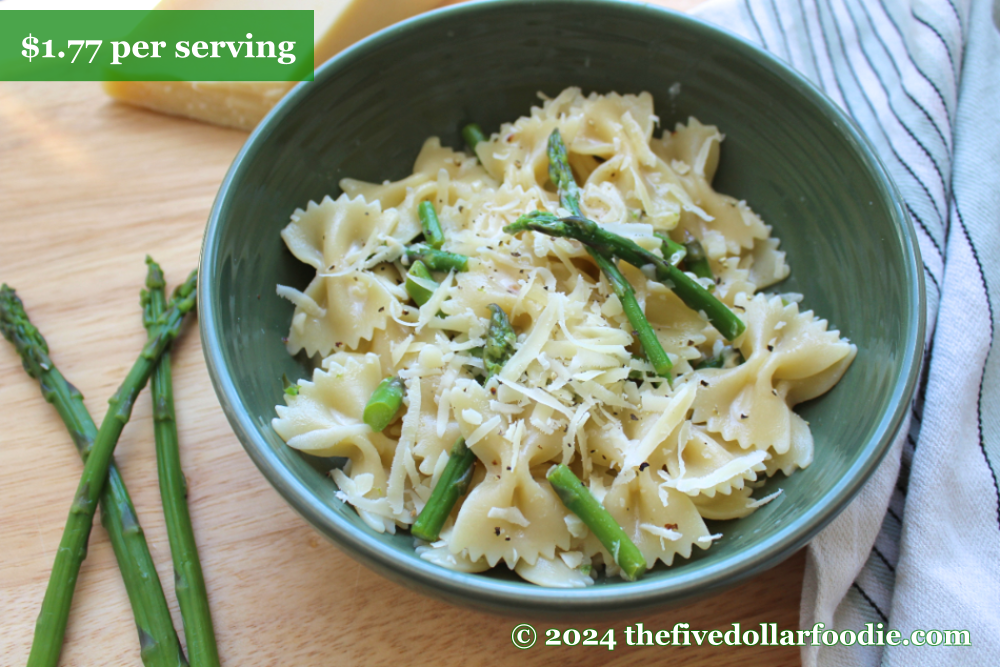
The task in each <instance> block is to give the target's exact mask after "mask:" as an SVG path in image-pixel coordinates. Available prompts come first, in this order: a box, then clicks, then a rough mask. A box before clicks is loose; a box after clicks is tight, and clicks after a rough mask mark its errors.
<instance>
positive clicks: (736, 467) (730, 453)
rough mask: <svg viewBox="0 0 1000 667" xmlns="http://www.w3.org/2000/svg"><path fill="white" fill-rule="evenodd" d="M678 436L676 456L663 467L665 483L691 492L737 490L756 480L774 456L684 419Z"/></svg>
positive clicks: (694, 493) (703, 493)
mask: <svg viewBox="0 0 1000 667" xmlns="http://www.w3.org/2000/svg"><path fill="white" fill-rule="evenodd" d="M676 437H677V446H676V448H675V449H674V450H673V451H674V456H672V457H670V458H668V459H667V462H666V466H667V470H666V471H660V477H662V478H663V479H664V480H665V481H664V482H663V486H665V487H668V488H672V489H677V490H678V491H680V492H681V493H686V494H687V495H689V496H697V495H703V496H706V497H708V498H712V497H714V496H715V494H716V493H721V494H723V495H729V494H730V493H732V492H733V491H734V490H737V491H738V490H740V489H742V488H744V486H745V485H746V483H747V482H754V481H756V480H757V476H758V473H761V472H765V471H766V470H767V466H766V465H765V461H767V460H768V459H770V458H771V457H770V455H769V454H768V453H767V452H766V451H764V450H760V449H751V450H744V449H742V448H741V447H740V446H739V445H738V444H736V443H732V442H726V441H724V440H723V441H720V440H717V439H716V438H713V437H712V436H711V435H710V434H708V433H707V432H705V430H704V429H703V428H701V427H699V426H693V425H692V424H691V422H684V424H682V425H681V426H680V428H679V429H678V433H677V435H676Z"/></svg>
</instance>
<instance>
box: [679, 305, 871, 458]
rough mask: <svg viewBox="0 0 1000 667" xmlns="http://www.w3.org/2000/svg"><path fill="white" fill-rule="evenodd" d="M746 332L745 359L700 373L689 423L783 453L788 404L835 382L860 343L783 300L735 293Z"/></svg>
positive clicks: (742, 348)
mask: <svg viewBox="0 0 1000 667" xmlns="http://www.w3.org/2000/svg"><path fill="white" fill-rule="evenodd" d="M736 309H737V310H742V311H743V312H744V319H745V322H746V324H747V330H746V333H744V334H743V336H742V337H741V338H740V340H739V341H737V346H738V348H739V350H740V352H742V354H743V357H744V358H745V359H746V362H745V363H743V364H740V365H739V366H736V367H734V368H727V369H705V370H701V371H698V372H697V374H696V376H697V380H698V383H699V385H700V386H699V389H698V396H697V398H696V399H695V401H694V406H693V407H694V415H693V421H694V422H695V423H704V424H706V425H707V428H708V430H709V431H711V432H713V433H721V434H722V436H723V437H724V438H725V439H726V440H734V441H736V442H738V443H739V444H740V446H741V447H743V448H744V449H746V448H749V447H752V446H753V447H757V448H759V449H768V448H770V449H773V450H774V452H775V453H776V454H785V453H786V452H788V449H789V447H790V445H791V414H792V412H791V405H794V404H795V403H796V402H798V401H799V400H808V398H814V397H815V395H817V394H816V391H817V390H818V389H826V388H829V387H830V386H832V385H833V384H834V383H835V382H836V380H837V379H839V378H840V376H841V375H842V374H843V372H844V371H845V370H846V369H847V366H848V365H849V364H850V361H851V360H852V359H853V358H854V355H855V353H856V350H857V348H855V346H854V345H852V344H850V343H848V342H847V341H844V340H841V338H840V335H839V333H838V332H836V331H827V329H826V320H817V319H815V317H813V314H812V313H811V312H805V313H800V312H799V310H798V306H797V305H796V304H794V303H790V304H788V305H784V304H783V303H782V299H781V297H778V296H768V295H765V294H758V295H756V296H755V297H753V298H752V299H750V298H747V296H746V295H745V294H741V295H739V296H737V297H736Z"/></svg>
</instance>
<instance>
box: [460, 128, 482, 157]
mask: <svg viewBox="0 0 1000 667" xmlns="http://www.w3.org/2000/svg"><path fill="white" fill-rule="evenodd" d="M462 138H463V139H465V143H466V144H468V145H469V148H470V149H471V150H472V154H473V155H475V154H476V146H478V145H479V143H480V142H483V141H486V135H485V134H483V129H482V128H481V127H479V126H478V125H477V124H475V123H469V124H468V125H466V126H465V127H463V128H462Z"/></svg>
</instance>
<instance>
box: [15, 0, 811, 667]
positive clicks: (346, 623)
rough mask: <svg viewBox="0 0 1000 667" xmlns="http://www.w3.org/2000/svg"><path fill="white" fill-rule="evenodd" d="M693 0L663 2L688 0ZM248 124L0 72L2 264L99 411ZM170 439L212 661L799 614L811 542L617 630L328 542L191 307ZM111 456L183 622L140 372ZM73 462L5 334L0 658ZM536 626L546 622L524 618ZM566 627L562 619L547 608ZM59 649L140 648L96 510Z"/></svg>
mask: <svg viewBox="0 0 1000 667" xmlns="http://www.w3.org/2000/svg"><path fill="white" fill-rule="evenodd" d="M697 2H698V0H673V1H665V2H661V3H660V4H666V5H668V6H673V7H675V8H680V9H687V8H690V7H691V6H693V5H695V4H697ZM245 139H246V134H244V133H242V132H238V131H234V130H226V129H221V128H217V127H211V126H208V125H202V124H200V123H196V122H192V121H187V120H182V119H176V118H169V117H165V116H160V115H157V114H154V113H150V112H146V111H142V110H138V109H134V108H130V107H127V106H123V105H119V104H115V103H112V102H111V101H109V100H108V99H107V98H105V97H104V96H103V94H102V93H101V90H100V86H99V84H96V83H29V84H14V83H2V84H0V155H2V160H0V282H7V283H9V284H10V285H11V286H13V287H15V288H16V289H17V290H18V292H19V293H20V295H21V297H22V298H23V299H24V302H25V304H26V305H27V307H28V310H29V313H30V315H31V317H32V318H33V320H34V322H35V323H36V324H37V325H38V327H39V328H40V329H41V330H42V332H43V333H44V334H45V335H46V336H47V338H48V341H49V344H50V346H51V349H52V357H53V359H54V360H55V362H56V363H57V364H58V365H59V366H60V368H61V369H62V370H63V372H64V374H65V375H66V376H67V378H69V379H70V381H71V382H73V383H75V384H76V385H77V386H78V387H79V388H80V389H81V391H83V392H84V394H85V395H86V397H87V406H88V408H89V409H90V410H91V412H92V414H94V415H95V417H96V418H97V419H98V420H99V419H100V416H101V415H103V414H104V411H105V406H106V403H105V400H106V397H108V396H110V395H111V393H112V392H113V391H114V390H115V388H116V387H117V385H118V383H119V382H120V381H121V379H122V378H123V377H124V375H125V373H126V372H127V370H128V368H129V367H130V366H131V364H132V362H133V360H134V359H135V356H136V354H137V353H138V351H139V350H140V348H141V347H142V344H143V342H144V340H145V331H144V330H143V327H142V322H141V318H140V309H139V302H138V299H139V289H140V287H141V286H142V283H143V279H144V276H145V265H144V264H143V258H144V256H145V255H146V254H147V253H149V254H152V255H153V256H154V257H155V258H156V259H157V260H158V261H159V262H160V263H161V264H162V265H163V266H164V269H165V270H166V272H167V277H168V280H170V281H171V284H173V282H175V281H177V280H180V279H182V278H183V277H184V276H185V275H186V274H187V272H188V271H190V270H191V269H192V268H194V267H195V266H196V265H197V262H198V254H199V248H200V244H201V236H202V231H203V229H204V226H205V221H206V219H207V216H208V212H209V208H210V207H211V204H212V200H213V198H214V196H215V193H216V190H217V188H218V186H219V183H220V182H221V180H222V178H223V176H224V174H225V172H226V169H227V168H228V167H229V164H230V162H231V160H232V159H233V157H234V156H235V155H236V152H237V151H238V150H239V148H240V146H241V145H242V144H243V142H244V140H245ZM174 381H175V387H176V395H177V413H178V421H179V425H180V437H181V446H182V458H183V463H184V469H185V472H186V475H187V478H188V482H189V485H190V504H191V512H192V518H193V521H194V526H195V531H196V534H197V537H198V542H199V547H200V549H201V555H202V562H203V565H204V570H205V575H206V578H207V581H208V586H209V592H210V597H211V605H212V611H213V614H214V618H215V624H216V629H217V633H218V639H219V645H220V652H221V655H222V659H223V663H224V664H226V665H240V666H255V665H293V666H300V665H302V666H305V665H310V666H311V665H320V664H324V665H326V664H336V665H396V664H399V665H424V664H427V665H431V664H433V665H436V666H439V667H445V666H448V665H460V664H468V663H472V664H496V665H507V664H511V665H513V664H518V665H522V664H523V665H570V664H572V665H640V664H649V663H650V662H653V663H664V662H666V661H668V660H669V661H670V663H671V664H673V665H678V666H681V665H713V666H716V667H723V666H725V665H769V666H771V665H775V666H777V665H798V664H799V654H798V649H796V648H784V647H780V648H779V647H752V648H751V647H708V646H705V647H700V648H698V647H690V648H686V647H682V648H670V647H666V648H664V647H641V648H640V647H626V646H625V645H624V644H625V642H624V639H625V635H624V627H625V626H626V625H627V624H633V623H635V622H639V621H641V622H642V623H643V624H644V625H645V627H646V628H652V629H654V630H655V629H666V628H672V627H673V625H674V623H676V622H684V623H689V624H690V626H691V627H692V628H695V629H705V630H710V629H716V628H718V629H722V630H726V629H728V628H730V627H731V624H732V623H736V622H738V623H740V624H741V625H742V626H743V627H744V628H748V627H754V626H757V625H758V624H760V623H763V622H769V623H777V624H778V627H779V628H781V629H794V628H796V627H797V622H798V602H799V595H800V592H801V582H802V572H803V563H804V557H803V554H802V553H799V554H797V555H796V556H794V557H793V558H791V559H790V560H788V561H786V562H785V563H784V564H783V565H781V566H779V567H777V568H775V569H773V570H771V571H769V572H766V573H764V574H762V575H760V576H758V577H756V578H755V579H753V580H751V581H750V582H748V583H746V584H744V585H743V586H740V587H739V588H737V589H735V590H732V591H729V592H727V593H723V594H721V595H717V596H714V597H711V598H708V599H706V600H703V601H701V602H699V603H697V604H692V605H689V606H686V607H682V608H679V609H674V610H670V611H665V612H661V613H657V614H644V615H641V616H637V617H635V618H631V619H627V620H626V621H621V622H615V623H609V624H606V625H604V626H601V627H599V628H598V629H599V630H600V631H601V633H602V634H603V632H604V630H605V629H607V628H608V627H614V628H616V632H617V639H618V641H619V644H618V647H617V648H616V649H615V650H614V652H612V653H609V652H608V651H607V649H606V648H604V647H575V648H568V647H560V648H556V647H549V646H543V645H541V644H542V642H539V644H538V645H536V646H535V647H533V648H531V649H530V650H527V651H520V650H517V649H515V648H514V647H513V646H512V644H511V639H510V633H511V630H512V628H513V627H514V626H515V625H516V624H517V622H518V621H517V619H511V618H503V617H495V616H490V615H486V614H482V613H478V612H471V611H468V610H465V609H460V608H456V607H452V606H449V605H446V604H443V603H440V602H436V601H434V600H431V599H428V598H426V597H424V596H422V595H419V594H417V593H414V592H412V591H410V590H407V589H405V588H402V587H400V586H398V585H396V584H393V583H390V582H389V581H387V580H385V579H383V578H382V577H381V576H379V575H376V574H374V573H373V572H371V571H369V570H367V569H366V568H364V567H362V566H361V565H359V564H358V563H356V562H355V561H354V560H352V559H351V558H349V557H348V556H346V555H345V554H343V553H341V552H340V551H339V550H338V549H337V548H336V547H334V546H333V545H332V544H330V543H328V542H326V541H325V540H324V539H323V538H322V537H321V536H320V535H319V534H318V533H316V532H315V531H314V530H313V529H312V528H310V527H309V526H308V525H307V524H306V523H305V522H304V521H303V520H302V519H300V518H299V517H298V516H297V515H296V514H295V513H294V512H293V511H292V510H291V509H290V508H289V507H288V506H287V505H286V503H285V502H284V501H283V500H282V499H281V498H280V497H279V496H278V494H277V493H276V492H275V491H274V490H273V489H272V488H271V487H270V486H269V485H268V483H267V482H266V481H265V480H264V478H263V476H262V475H261V474H260V473H259V472H258V471H257V469H256V468H255V467H254V466H253V464H252V463H251V462H250V459H249V458H248V457H247V456H246V454H245V453H244V451H243V448H242V447H241V446H240V443H239V442H238V441H237V439H236V437H235V436H234V435H233V433H232V431H231V430H230V428H229V424H228V423H227V421H226V418H225V416H224V415H223V413H222V409H221V408H220V407H219V403H218V401H217V399H216V396H215V393H214V392H213V390H212V387H211V383H210V382H209V378H208V373H207V371H206V368H205V362H204V359H203V357H202V351H201V345H200V341H199V338H198V332H197V329H196V322H194V321H193V320H192V321H191V322H190V324H189V326H188V327H187V329H186V330H185V332H184V333H183V334H182V336H181V338H180V339H179V341H178V343H177V346H176V353H175V355H174ZM116 457H117V460H118V462H119V465H120V467H121V469H122V473H123V475H124V477H125V480H126V483H127V484H128V486H129V489H130V491H131V492H132V496H133V498H134V500H135V504H136V507H137V508H138V512H139V518H140V521H141V523H142V525H143V527H144V529H145V533H146V537H147V539H148V541H149V546H150V549H151V551H152V554H153V558H154V560H155V561H156V563H157V566H158V569H159V574H160V578H161V580H162V582H163V585H164V588H165V590H166V592H167V597H168V599H169V600H170V604H171V609H172V613H173V615H174V622H175V624H176V626H177V627H178V628H180V627H181V620H180V616H179V615H178V613H177V605H176V599H175V597H174V595H173V576H172V574H171V572H172V568H171V564H170V554H169V549H168V545H167V537H166V532H165V529H164V525H163V515H162V511H161V505H160V499H159V491H158V488H157V481H156V465H155V454H154V448H153V428H152V419H151V409H150V399H149V394H148V392H144V393H143V395H142V396H141V397H140V400H139V402H138V404H137V405H136V408H135V411H134V414H133V417H132V421H131V422H130V423H129V425H128V427H127V428H126V429H125V433H124V435H123V437H122V440H121V441H120V443H119V445H118V448H117V450H116ZM80 471H81V463H80V460H79V458H78V457H77V453H76V450H75V449H74V447H73V445H72V442H71V441H70V438H69V437H68V436H67V434H66V432H65V430H64V428H63V426H62V423H61V422H60V421H59V419H58V417H57V415H56V413H55V411H54V410H53V408H52V407H51V406H49V405H48V404H47V403H45V401H44V400H43V399H42V398H41V394H40V392H39V389H38V385H37V383H35V382H34V381H33V380H30V379H29V378H28V377H27V376H26V375H25V373H24V372H23V370H22V369H21V364H20V361H19V359H18V357H17V355H16V354H15V353H14V351H13V349H12V347H11V346H10V345H8V344H7V343H6V342H0V665H2V666H3V667H7V666H13V665H22V664H24V662H25V660H26V657H27V654H28V649H29V646H30V642H31V638H32V632H33V628H34V621H35V617H36V616H37V614H38V609H39V605H40V603H41V600H42V596H43V593H44V591H45V585H46V582H47V580H48V576H49V571H50V568H51V567H52V561H53V557H54V552H55V549H56V547H57V545H58V542H59V537H60V535H61V532H62V528H63V525H64V522H65V519H66V514H67V511H68V507H69V504H70V501H71V499H72V496H73V492H74V490H75V488H76V485H77V482H78V479H79V474H80ZM535 625H536V627H537V628H538V629H539V632H541V631H542V630H543V629H544V627H547V626H544V624H539V623H536V624H535ZM556 627H559V628H564V627H567V626H563V625H560V626H556ZM62 663H63V664H64V665H74V666H76V665H79V666H84V665H87V666H91V665H101V666H109V667H110V666H117V665H139V664H141V663H140V661H139V646H138V641H137V636H136V629H135V624H134V622H133V620H132V616H131V610H130V608H129V605H128V600H127V598H126V596H125V589H124V587H123V585H122V582H121V578H120V576H119V574H118V569H117V565H116V563H115V559H114V555H113V554H112V551H111V548H110V545H109V544H108V541H107V537H106V535H105V534H104V532H103V529H102V528H101V527H100V525H99V524H98V525H95V528H94V531H93V534H92V536H91V539H90V551H89V556H88V558H87V560H86V561H85V562H84V565H83V569H82V571H81V574H80V580H79V584H78V586H77V590H76V596H75V598H74V601H73V608H72V614H71V618H70V623H69V629H68V633H67V636H66V644H65V647H64V650H63V658H62Z"/></svg>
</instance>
